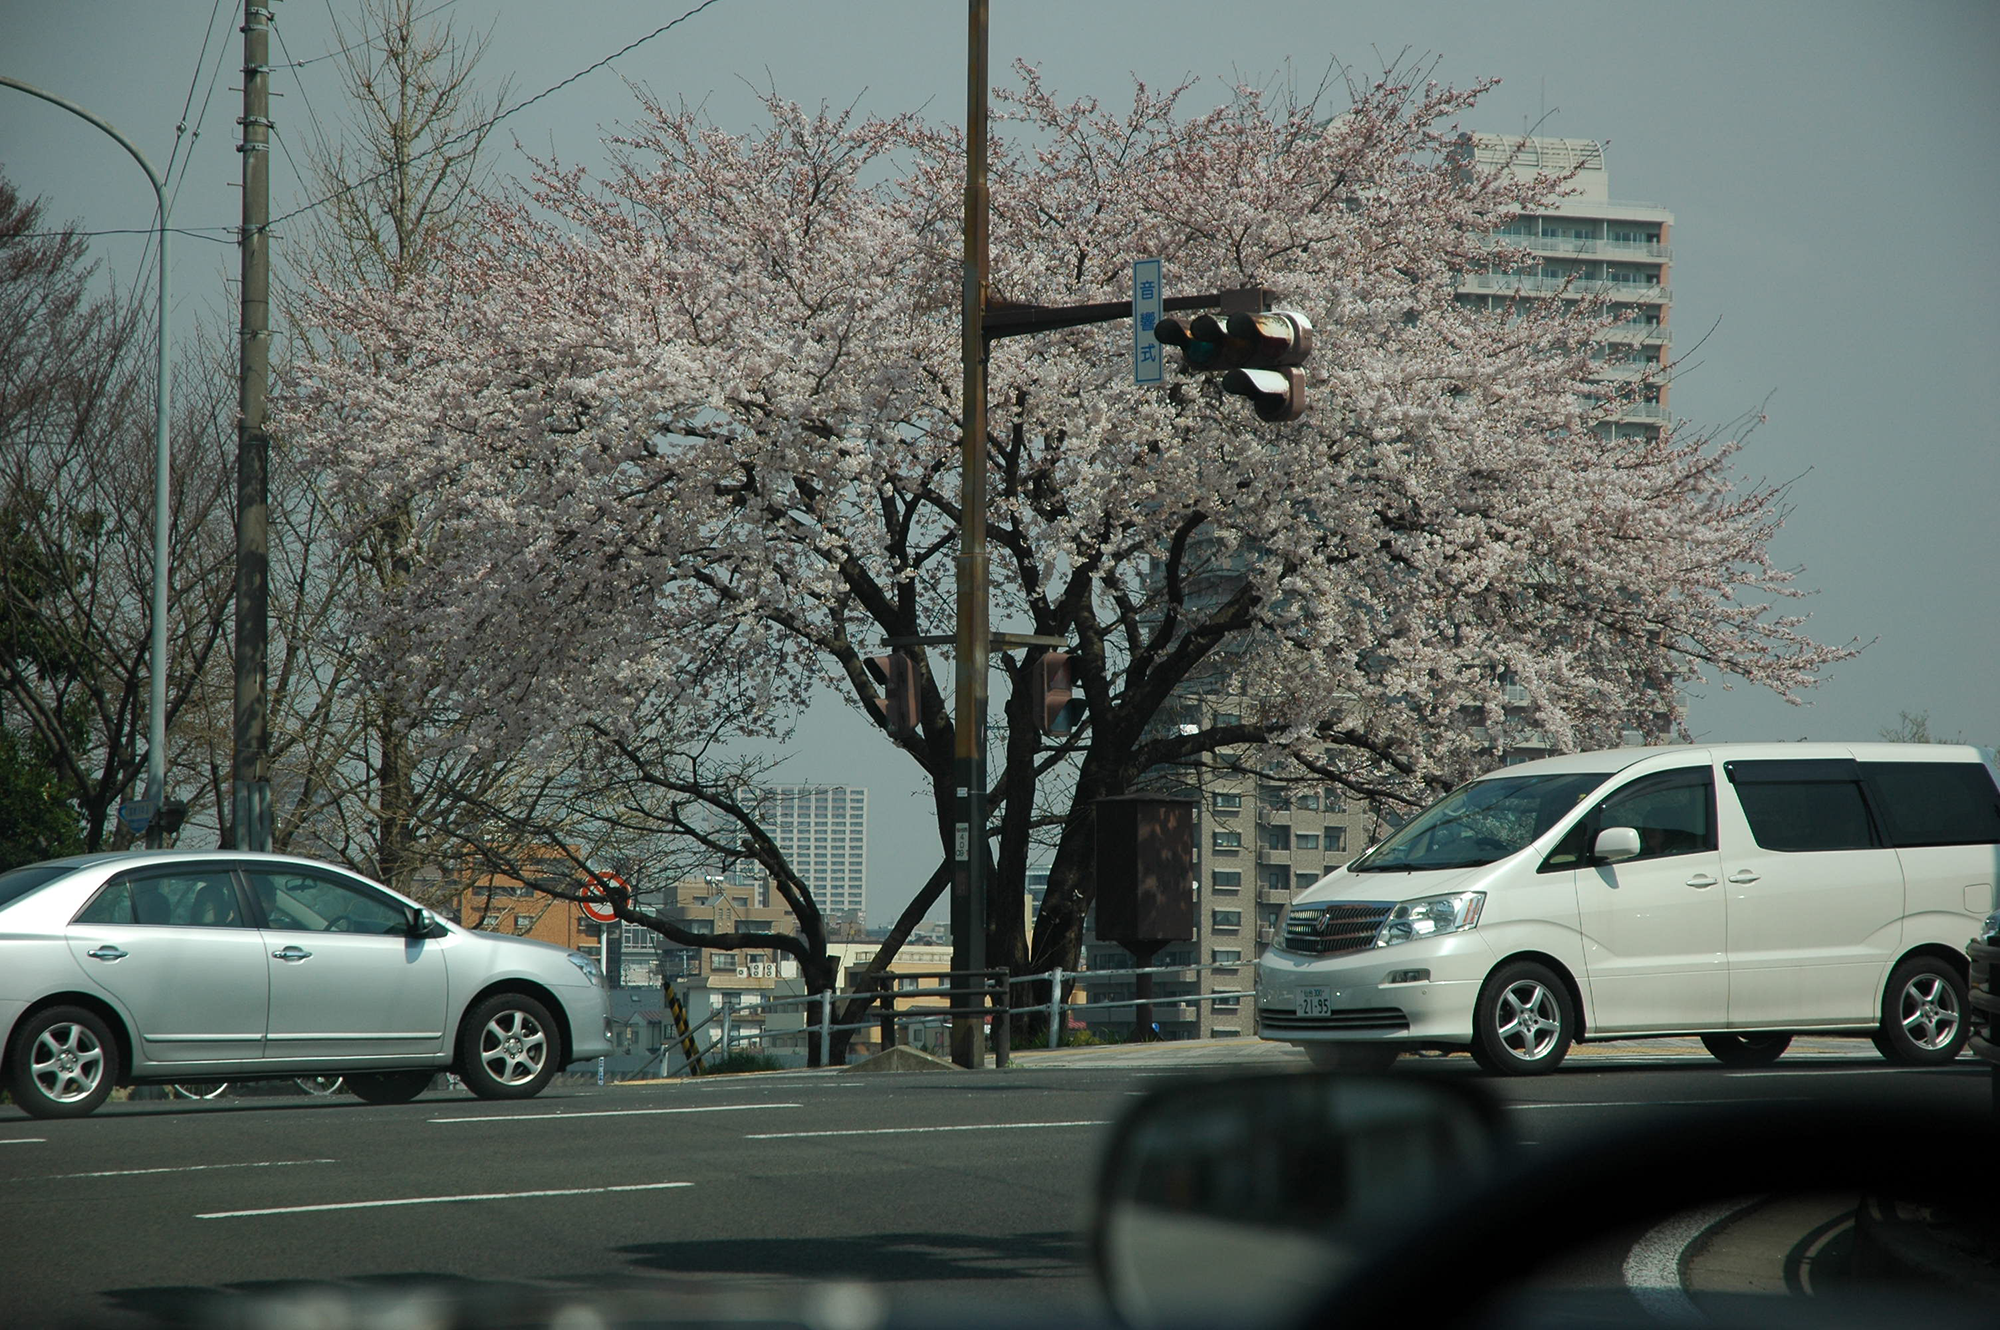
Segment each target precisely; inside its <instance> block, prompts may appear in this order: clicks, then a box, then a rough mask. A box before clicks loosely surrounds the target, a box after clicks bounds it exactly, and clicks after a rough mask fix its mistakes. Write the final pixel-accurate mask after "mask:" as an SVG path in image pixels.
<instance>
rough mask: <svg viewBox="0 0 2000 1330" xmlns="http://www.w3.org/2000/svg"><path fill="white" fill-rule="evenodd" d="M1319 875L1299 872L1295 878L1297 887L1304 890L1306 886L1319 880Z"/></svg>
mask: <svg viewBox="0 0 2000 1330" xmlns="http://www.w3.org/2000/svg"><path fill="white" fill-rule="evenodd" d="M1319 876H1320V875H1319V874H1318V873H1300V874H1299V875H1298V878H1297V879H1296V882H1297V885H1298V889H1299V890H1300V891H1304V890H1305V889H1306V888H1307V887H1309V886H1311V885H1312V884H1313V883H1315V882H1317V881H1319Z"/></svg>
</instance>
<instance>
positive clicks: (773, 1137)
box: [743, 1119, 1111, 1141]
mask: <svg viewBox="0 0 2000 1330" xmlns="http://www.w3.org/2000/svg"><path fill="white" fill-rule="evenodd" d="M1110 1125H1111V1124H1110V1123H1109V1122H1107V1121H1103V1120H1101V1119H1089V1120H1084V1121H1077V1122H975V1123H972V1124H971V1125H970V1126H964V1127H852V1128H849V1129H847V1130H845V1131H761V1132H754V1133H752V1134H750V1135H747V1136H745V1137H744V1138H743V1139H744V1140H746V1141H785V1140H798V1139H802V1138H804V1137H808V1136H914V1135H917V1134H919V1133H922V1132H932V1131H1025V1130H1027V1129H1028V1128H1030V1127H1108V1126H1110Z"/></svg>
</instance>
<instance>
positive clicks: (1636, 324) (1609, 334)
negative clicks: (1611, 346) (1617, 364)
mask: <svg viewBox="0 0 2000 1330" xmlns="http://www.w3.org/2000/svg"><path fill="white" fill-rule="evenodd" d="M1602 336H1603V337H1604V340H1605V341H1607V342H1625V343H1635V342H1636V343H1638V344H1639V345H1641V346H1665V345H1666V344H1667V343H1668V342H1671V341H1672V340H1673V333H1672V332H1671V331H1670V330H1669V329H1668V328H1667V325H1666V324H1664V323H1643V322H1641V321H1639V320H1638V319H1633V320H1631V321H1630V322H1627V323H1621V324H1619V325H1618V326H1617V327H1615V328H1606V329H1605V330H1604V332H1603V334H1602Z"/></svg>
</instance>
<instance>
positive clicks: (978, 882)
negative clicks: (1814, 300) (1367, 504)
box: [951, 0, 992, 1067]
mask: <svg viewBox="0 0 2000 1330" xmlns="http://www.w3.org/2000/svg"><path fill="white" fill-rule="evenodd" d="M986 3H987V0H968V11H967V19H968V23H967V28H968V34H967V59H966V88H965V107H966V109H965V289H964V304H963V310H964V327H963V338H964V340H963V344H962V346H961V348H960V356H961V359H962V361H963V368H964V379H963V385H962V391H961V393H960V402H959V409H960V412H961V417H960V428H959V509H960V517H959V546H958V621H957V624H956V637H957V642H956V643H955V646H956V654H957V661H956V666H957V674H956V683H957V689H956V695H955V698H954V701H955V704H956V705H955V707H954V711H953V718H952V723H953V729H952V739H953V751H952V783H953V786H954V796H955V797H954V800H953V806H954V813H953V821H954V823H955V824H956V825H955V827H954V837H953V841H954V843H953V854H954V856H955V859H954V865H953V878H952V890H951V932H952V968H953V969H954V970H957V971H960V972H961V973H963V972H965V971H979V970H984V969H985V968H986V671H987V665H988V659H989V656H988V653H989V652H990V651H991V649H992V644H991V642H990V640H989V639H988V636H987V571H988V570H987V566H986V330H985V326H984V323H985V317H986V283H987V261H988V248H987V189H986V96H987V92H986V84H987V80H986V29H987V22H986V20H987V12H986ZM951 1056H952V1061H954V1062H956V1063H957V1064H958V1065H959V1066H961V1067H977V1066H982V1065H984V1063H985V1048H984V1047H983V1041H982V1040H981V1038H980V1022H979V1018H978V1017H976V1016H973V1017H959V1018H957V1019H955V1020H954V1021H953V1022H952V1037H951Z"/></svg>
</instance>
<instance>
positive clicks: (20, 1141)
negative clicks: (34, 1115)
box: [0, 1136, 49, 1145]
mask: <svg viewBox="0 0 2000 1330" xmlns="http://www.w3.org/2000/svg"><path fill="white" fill-rule="evenodd" d="M48 1143H49V1138H48V1137H46V1136H11V1137H9V1138H7V1139H6V1140H4V1141H0V1145H47V1144H48Z"/></svg>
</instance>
